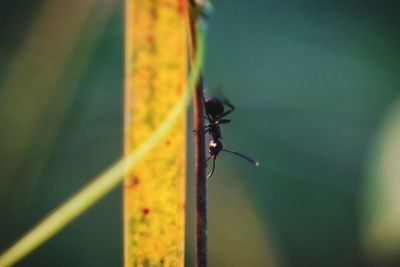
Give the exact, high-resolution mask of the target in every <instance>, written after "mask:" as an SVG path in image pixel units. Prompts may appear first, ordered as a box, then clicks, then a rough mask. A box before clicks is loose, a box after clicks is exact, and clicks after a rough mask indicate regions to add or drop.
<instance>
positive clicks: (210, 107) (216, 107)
mask: <svg viewBox="0 0 400 267" xmlns="http://www.w3.org/2000/svg"><path fill="white" fill-rule="evenodd" d="M204 105H205V107H206V112H207V114H209V115H210V116H211V117H214V118H215V117H217V116H218V115H220V114H222V113H224V104H223V103H222V101H221V100H219V99H218V98H215V97H213V98H207V99H206V100H205V103H204Z"/></svg>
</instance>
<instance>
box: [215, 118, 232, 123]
mask: <svg viewBox="0 0 400 267" xmlns="http://www.w3.org/2000/svg"><path fill="white" fill-rule="evenodd" d="M230 122H231V120H229V119H220V120H218V123H219V124H223V123H230Z"/></svg>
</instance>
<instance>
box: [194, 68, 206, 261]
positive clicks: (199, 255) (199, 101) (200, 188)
mask: <svg viewBox="0 0 400 267" xmlns="http://www.w3.org/2000/svg"><path fill="white" fill-rule="evenodd" d="M203 101H204V88H203V78H202V76H200V79H199V81H198V83H197V86H196V89H195V93H194V99H193V103H194V122H195V153H196V158H195V160H196V166H195V174H196V266H197V267H206V266H207V184H206V183H207V179H206V153H205V149H204V148H205V132H204V104H203Z"/></svg>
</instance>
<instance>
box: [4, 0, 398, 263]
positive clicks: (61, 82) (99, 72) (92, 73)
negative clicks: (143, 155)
mask: <svg viewBox="0 0 400 267" xmlns="http://www.w3.org/2000/svg"><path fill="white" fill-rule="evenodd" d="M213 4H214V7H215V11H214V15H213V18H212V22H211V25H210V31H209V40H208V51H207V61H206V70H205V78H206V84H207V86H208V87H209V88H210V92H209V93H210V94H212V93H213V91H212V90H211V89H212V88H216V87H218V86H219V85H222V86H223V89H222V91H223V94H224V95H226V96H227V97H228V98H229V99H230V101H231V102H232V103H233V104H235V106H236V111H235V112H234V113H233V114H232V115H231V116H229V117H230V118H231V119H232V123H231V124H229V125H226V126H225V125H224V127H223V137H224V139H223V142H224V145H225V146H226V147H227V148H230V149H233V150H237V151H240V152H243V153H246V154H248V155H251V156H252V157H254V158H256V159H258V160H260V162H261V166H260V167H258V168H254V167H252V166H251V165H249V164H248V163H247V162H245V161H242V160H241V159H240V158H235V157H233V156H231V155H229V154H221V156H220V157H219V158H218V161H217V167H216V173H215V174H214V176H213V178H212V180H210V181H209V183H208V185H209V196H208V197H209V259H210V266H239V267H242V266H250V267H252V266H400V256H399V255H400V254H399V252H400V199H399V198H400V197H399V196H400V182H398V181H399V179H400V169H399V168H400V167H397V165H400V164H398V162H396V161H398V159H399V157H400V152H397V151H400V143H399V142H400V139H399V141H397V139H398V138H396V137H397V136H399V135H400V130H399V129H400V122H399V121H400V108H399V102H398V96H399V92H400V91H399V84H400V75H399V70H400V55H399V53H398V47H399V45H400V32H399V30H398V25H399V21H400V17H399V16H398V10H399V9H398V5H397V4H394V1H393V2H392V1H361V0H352V1H341V0H339V1H338V0H336V1H333V0H331V1H328V0H320V1H306V0H300V1H294V0H280V1H277V0H271V1H239V0H236V1H232V0H231V1H228V0H215V1H214V2H213ZM0 25H1V27H0V251H1V250H4V249H6V248H7V247H8V246H9V245H10V244H12V243H13V242H14V241H15V240H16V239H18V237H20V236H21V235H22V234H23V233H24V232H26V231H27V230H28V229H29V228H30V227H31V226H32V225H34V224H36V223H37V222H38V221H39V220H40V219H41V218H43V217H44V216H45V215H46V214H48V213H49V212H50V211H51V210H52V209H53V208H54V207H56V206H57V205H59V204H60V203H61V202H62V201H64V200H65V199H66V198H67V197H68V196H70V195H71V194H73V193H75V192H77V191H78V190H79V188H80V187H81V186H82V185H84V184H85V183H87V182H88V181H90V179H91V178H92V177H94V176H95V175H96V174H98V173H100V172H101V171H102V170H103V169H104V168H105V167H107V166H108V165H109V164H111V163H112V162H114V161H115V160H117V159H118V158H119V157H120V156H121V154H122V105H123V104H122V103H123V101H122V97H123V94H122V93H123V82H122V81H123V26H122V25H123V3H122V1H116V0H81V1H61V0H47V1H45V0H41V1H28V0H24V1H7V2H6V1H2V2H1V3H0ZM215 93H216V94H218V92H215ZM188 125H189V126H188V128H189V131H188V154H189V155H192V154H193V145H192V142H193V139H192V134H191V131H190V129H191V126H190V125H192V124H191V119H190V118H189V124H188ZM398 134H399V135H398ZM192 164H193V157H192V156H190V157H189V160H188V190H187V191H188V203H189V204H188V219H187V231H188V240H187V245H186V246H187V257H186V261H187V266H193V264H192V262H193V247H194V241H193V229H194V223H193V216H194V213H193V195H194V189H193V179H194V178H193V167H192ZM398 225H399V226H398ZM121 227H122V220H121V188H117V189H115V190H113V192H112V193H111V194H109V195H108V196H107V197H105V198H104V199H103V200H102V201H101V202H99V203H98V204H96V205H95V206H94V207H93V208H91V209H90V210H89V211H88V212H86V213H85V214H84V215H83V216H81V217H79V218H78V219H77V220H75V221H74V222H73V223H72V224H71V225H69V226H68V227H67V228H66V229H64V230H63V231H62V232H61V233H60V234H58V235H57V236H55V237H54V238H53V239H51V240H50V241H49V242H47V243H46V244H45V245H43V246H42V247H40V248H39V249H38V250H36V251H35V252H34V253H33V254H31V255H29V256H28V257H27V258H25V259H24V260H23V261H22V262H20V263H19V264H17V266H59V267H63V266H122V228H121Z"/></svg>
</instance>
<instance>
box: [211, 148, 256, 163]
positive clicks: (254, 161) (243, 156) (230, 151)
mask: <svg viewBox="0 0 400 267" xmlns="http://www.w3.org/2000/svg"><path fill="white" fill-rule="evenodd" d="M222 151H226V152H229V153H232V154H235V155H238V156H239V157H242V158H244V159H245V160H247V161H249V162H251V163H253V164H254V165H255V166H258V165H260V162H258V161H257V160H253V159H251V158H249V157H248V156H245V155H243V154H241V153H239V152H236V151H232V150H228V149H222ZM214 160H215V159H214Z"/></svg>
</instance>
